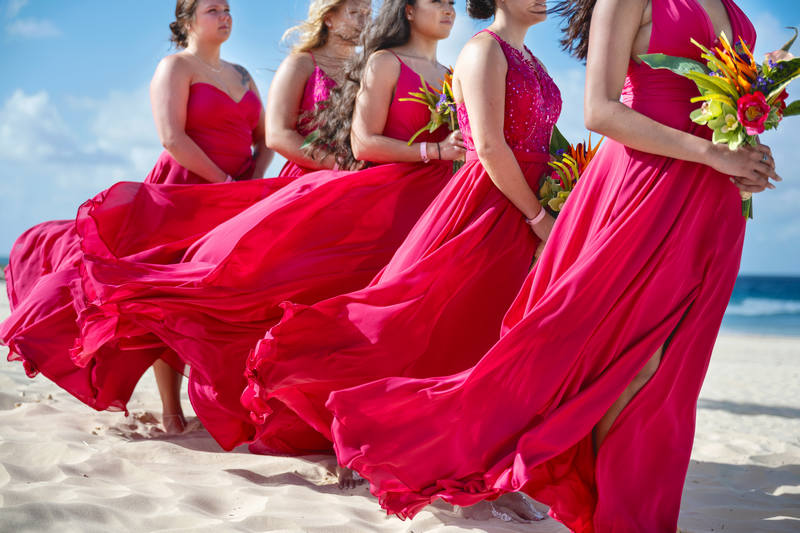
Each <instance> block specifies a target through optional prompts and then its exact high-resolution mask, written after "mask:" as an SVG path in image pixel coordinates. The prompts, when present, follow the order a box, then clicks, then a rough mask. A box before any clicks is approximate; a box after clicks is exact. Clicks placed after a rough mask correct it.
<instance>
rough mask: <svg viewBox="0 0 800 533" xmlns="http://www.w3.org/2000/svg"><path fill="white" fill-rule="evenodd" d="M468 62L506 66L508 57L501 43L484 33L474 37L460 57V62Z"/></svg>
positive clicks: (462, 50)
mask: <svg viewBox="0 0 800 533" xmlns="http://www.w3.org/2000/svg"><path fill="white" fill-rule="evenodd" d="M464 60H468V61H469V63H475V62H479V63H483V64H485V63H495V62H497V63H499V64H501V65H503V64H505V61H506V56H505V52H503V47H502V46H501V45H500V42H499V41H498V40H497V39H495V38H494V37H493V36H492V34H490V33H489V32H485V31H482V32H480V33H478V34H476V35H474V36H473V37H472V38H471V39H470V40H469V41H467V43H466V44H465V45H464V48H462V49H461V53H459V55H458V62H459V63H463V62H464Z"/></svg>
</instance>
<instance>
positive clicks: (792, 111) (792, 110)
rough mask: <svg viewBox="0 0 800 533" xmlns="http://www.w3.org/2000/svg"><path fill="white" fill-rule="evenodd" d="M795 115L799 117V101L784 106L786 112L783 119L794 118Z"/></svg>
mask: <svg viewBox="0 0 800 533" xmlns="http://www.w3.org/2000/svg"><path fill="white" fill-rule="evenodd" d="M797 115H800V100H795V101H794V102H792V103H791V104H789V105H788V106H786V110H785V111H784V112H783V116H784V117H794V116H797Z"/></svg>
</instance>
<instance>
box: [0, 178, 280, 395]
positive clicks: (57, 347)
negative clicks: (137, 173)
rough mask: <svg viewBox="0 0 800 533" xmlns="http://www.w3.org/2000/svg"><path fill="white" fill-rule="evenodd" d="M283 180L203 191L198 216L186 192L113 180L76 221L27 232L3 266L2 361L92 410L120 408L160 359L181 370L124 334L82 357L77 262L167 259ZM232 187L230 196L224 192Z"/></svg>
mask: <svg viewBox="0 0 800 533" xmlns="http://www.w3.org/2000/svg"><path fill="white" fill-rule="evenodd" d="M289 181H290V180H284V179H275V180H257V181H249V182H242V183H236V184H230V185H201V186H199V187H201V188H205V187H209V188H210V189H209V193H211V191H212V190H213V191H214V192H213V196H214V197H215V203H214V205H213V206H209V209H204V210H199V209H197V207H196V206H195V205H193V201H194V200H193V198H190V197H188V196H187V195H186V194H185V193H186V192H188V191H190V190H191V187H188V186H185V185H144V184H142V183H128V182H121V183H118V184H116V185H114V186H113V187H111V188H110V189H108V190H106V191H103V192H102V193H100V194H99V195H98V196H96V197H95V198H94V199H92V200H89V201H88V202H86V203H85V204H84V205H83V206H81V208H80V210H79V214H78V216H77V218H76V220H63V221H51V222H45V223H42V224H39V225H37V226H34V227H33V228H31V229H29V230H28V231H26V232H25V233H23V234H22V235H21V236H20V237H19V238H18V239H17V241H16V242H15V244H14V247H13V249H12V251H11V255H10V260H9V265H8V266H7V267H6V284H7V291H8V295H9V301H10V304H11V311H12V312H11V316H10V317H9V318H8V319H7V320H5V321H4V322H3V323H2V325H1V326H0V339H2V341H3V343H4V344H6V345H8V347H9V355H8V359H9V361H15V360H16V361H21V362H23V364H24V366H25V369H26V372H27V373H28V375H29V376H31V377H33V376H34V375H36V374H37V373H39V372H41V373H42V374H44V375H45V376H46V377H47V378H48V379H50V380H51V381H53V382H54V383H56V384H57V385H58V386H60V387H62V388H63V389H64V390H66V391H67V392H69V393H71V394H72V395H73V396H75V397H76V398H78V399H79V400H81V401H82V402H84V403H86V404H87V405H89V406H90V407H93V408H95V409H97V410H104V409H112V410H125V409H126V408H125V405H126V404H127V401H128V399H129V398H130V395H131V393H132V392H133V389H134V387H135V386H136V383H137V382H138V381H139V379H140V377H141V375H142V374H143V373H144V372H145V371H146V370H147V368H148V367H150V366H151V365H152V364H153V362H155V361H156V360H157V359H159V358H161V359H164V360H165V361H167V362H168V363H169V364H170V365H172V366H173V367H174V368H175V369H176V370H179V371H180V370H182V369H183V363H182V362H181V360H180V359H179V358H177V357H176V355H175V354H174V353H172V352H171V351H169V350H165V346H164V344H163V343H161V342H160V341H159V340H158V339H157V338H156V337H154V336H152V335H149V336H144V337H142V338H140V339H138V340H137V342H136V343H132V344H128V343H127V340H128V339H126V338H124V336H122V337H119V338H118V339H117V340H116V342H113V343H109V344H106V345H104V346H98V347H97V348H96V349H95V350H93V351H91V352H87V351H86V350H84V349H82V343H80V342H79V339H80V337H81V330H80V328H79V325H78V323H79V316H80V315H82V314H84V313H85V312H86V311H87V306H90V304H91V297H90V296H87V293H86V292H85V290H84V289H85V286H84V284H83V283H82V270H85V266H86V265H85V261H86V260H87V259H88V260H90V261H91V260H92V258H93V257H94V254H97V253H103V254H107V255H108V256H109V257H113V258H114V261H116V262H119V263H120V264H125V263H130V262H136V261H151V262H165V261H170V260H175V259H177V258H180V257H181V256H182V255H183V254H184V253H185V252H186V250H187V249H188V248H189V246H191V244H192V243H193V242H194V241H195V240H197V239H198V238H200V237H201V236H203V235H204V234H205V233H206V232H207V231H208V230H210V229H211V228H212V227H214V226H215V225H217V224H219V223H220V222H221V221H223V220H225V219H227V218H230V217H233V216H235V214H236V213H239V212H241V211H243V210H244V209H246V208H247V207H248V206H250V205H251V204H252V203H253V202H254V201H256V200H257V199H259V198H264V197H266V196H268V195H270V194H272V193H273V192H274V191H276V190H278V189H279V188H281V187H282V186H284V185H285V184H287V183H289ZM234 189H235V190H237V191H238V193H237V194H226V193H225V191H231V190H234ZM144 196H148V198H147V199H146V200H145V198H144ZM130 203H138V204H139V205H144V204H147V205H150V206H157V207H158V208H157V209H151V210H146V209H144V210H139V211H137V212H136V216H128V215H131V214H132V212H129V211H127V210H125V209H122V208H121V206H125V205H127V204H130ZM99 204H102V205H104V206H105V210H104V211H103V212H102V214H101V213H99V212H96V211H93V207H94V206H96V205H99ZM98 225H101V226H102V232H101V231H98Z"/></svg>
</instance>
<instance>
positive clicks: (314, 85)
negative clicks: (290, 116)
mask: <svg viewBox="0 0 800 533" xmlns="http://www.w3.org/2000/svg"><path fill="white" fill-rule="evenodd" d="M309 54H310V55H311V60H312V61H313V62H314V72H312V73H311V77H310V78H308V81H307V82H306V87H305V89H304V90H303V100H302V101H301V102H300V112H299V114H298V116H299V117H300V118H299V119H298V121H297V132H298V133H299V134H300V135H302V136H303V137H307V136H308V135H309V134H310V133H311V132H313V131H314V130H313V129H312V128H311V127H310V124H309V123H310V122H311V117H310V116H309V115H310V114H311V113H314V112H315V111H318V110H319V109H320V108H321V107H322V106H323V104H324V102H326V101H327V100H328V98H329V97H330V95H331V90H332V89H333V88H334V87H336V80H334V79H333V78H331V77H330V76H328V75H327V74H325V71H324V70H322V69H321V68H320V66H319V65H317V60H316V59H315V58H314V54H313V53H311V52H309ZM309 172H313V170H311V169H308V168H306V167H303V166H300V165H298V164H297V163H295V162H294V161H286V164H285V165H283V168H282V169H281V172H280V174H278V175H279V176H281V177H289V178H299V177H300V176H303V175H305V174H308V173H309Z"/></svg>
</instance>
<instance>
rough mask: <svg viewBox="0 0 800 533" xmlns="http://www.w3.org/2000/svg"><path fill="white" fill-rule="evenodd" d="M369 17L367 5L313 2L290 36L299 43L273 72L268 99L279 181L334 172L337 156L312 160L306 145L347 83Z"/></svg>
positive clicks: (364, 1) (346, 0)
mask: <svg viewBox="0 0 800 533" xmlns="http://www.w3.org/2000/svg"><path fill="white" fill-rule="evenodd" d="M370 14H371V7H370V2H369V1H368V0H313V1H312V2H310V5H309V7H308V18H307V19H306V20H305V21H304V22H303V23H302V24H300V25H298V26H295V27H294V28H291V29H290V30H289V31H287V32H286V37H289V36H291V35H294V34H297V35H298V36H299V39H298V42H297V43H296V44H295V46H294V47H293V49H292V52H291V53H290V54H289V55H288V56H287V57H286V59H284V61H283V63H281V66H280V67H279V68H278V71H277V72H276V73H275V77H274V78H273V79H272V85H270V90H269V95H268V97H267V146H269V147H270V148H272V149H273V150H275V151H276V152H278V153H279V154H281V155H282V156H284V157H285V158H286V164H285V165H284V166H283V168H282V169H281V172H280V174H279V175H280V176H287V177H299V176H302V175H304V174H307V173H308V172H312V171H313V170H320V169H325V168H334V165H335V161H334V157H333V155H329V156H327V157H326V158H323V159H321V160H318V159H314V158H312V157H310V156H309V154H307V153H306V152H305V151H304V150H303V149H302V146H303V143H304V142H305V138H306V137H307V136H308V135H309V134H310V133H312V132H313V131H314V128H313V126H312V123H313V119H314V116H315V114H316V113H317V112H318V111H320V110H321V109H322V108H323V107H324V105H325V102H326V101H327V100H328V98H329V97H330V92H331V89H333V88H334V87H336V86H337V82H336V80H341V79H343V78H344V69H345V64H346V63H347V61H348V60H350V59H351V58H352V57H353V55H354V53H355V47H356V44H357V43H358V39H359V35H360V34H361V32H362V30H363V29H364V28H365V27H366V25H367V24H368V23H369V19H370Z"/></svg>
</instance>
